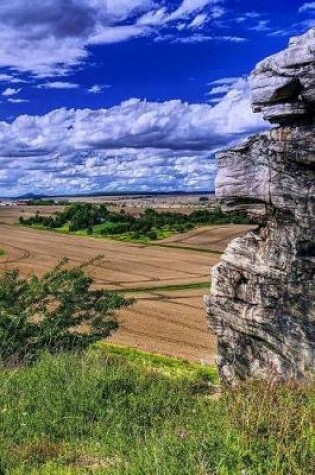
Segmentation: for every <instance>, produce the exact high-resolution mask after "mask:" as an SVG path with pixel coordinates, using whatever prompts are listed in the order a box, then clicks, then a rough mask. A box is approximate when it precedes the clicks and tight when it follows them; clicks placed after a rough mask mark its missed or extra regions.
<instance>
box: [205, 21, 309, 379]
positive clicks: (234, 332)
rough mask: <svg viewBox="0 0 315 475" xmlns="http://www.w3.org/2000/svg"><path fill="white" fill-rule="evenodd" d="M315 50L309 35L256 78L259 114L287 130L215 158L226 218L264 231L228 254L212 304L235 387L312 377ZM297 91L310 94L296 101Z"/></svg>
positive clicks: (223, 365)
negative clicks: (254, 222)
mask: <svg viewBox="0 0 315 475" xmlns="http://www.w3.org/2000/svg"><path fill="white" fill-rule="evenodd" d="M314 41H315V29H312V30H310V31H309V32H308V33H306V34H305V35H302V36H301V37H299V38H295V39H293V40H292V41H291V42H290V46H289V48H288V49H287V50H285V51H284V52H282V53H279V54H278V55H275V56H274V57H271V58H268V60H266V61H263V62H261V63H260V64H259V65H258V67H257V68H256V69H255V71H254V73H253V77H254V78H256V79H257V83H256V82H255V80H256V79H255V80H254V82H253V87H254V94H253V101H254V107H255V108H256V109H257V108H258V109H261V110H263V111H264V113H265V115H268V114H271V115H272V117H271V120H274V119H277V121H280V122H281V123H282V124H283V123H285V124H287V125H286V126H281V127H278V128H275V129H271V130H269V131H268V132H265V133H263V134H261V135H257V136H254V137H250V138H249V139H248V140H247V141H246V142H245V143H243V144H241V145H238V146H237V147H234V148H233V149H231V150H228V151H225V152H222V153H220V154H218V156H217V160H218V175H217V179H216V194H217V196H218V197H219V199H220V200H222V202H223V203H224V205H223V209H225V210H227V211H233V210H235V209H238V210H240V209H241V210H243V211H244V210H246V211H247V212H248V213H249V214H251V215H254V216H256V217H257V218H258V221H259V223H260V225H259V227H258V228H257V230H256V231H252V232H250V233H249V234H248V235H246V236H244V237H241V238H239V239H236V240H234V241H233V242H232V243H231V244H230V245H229V246H228V248H227V250H226V252H225V254H224V255H223V257H222V261H221V262H220V264H219V265H218V266H217V267H216V268H215V269H214V271H213V286H212V292H211V295H210V297H207V298H206V305H207V312H208V321H209V326H210V328H211V330H212V331H214V332H215V333H216V334H217V336H218V353H219V356H218V366H219V370H220V374H221V377H222V379H223V380H224V381H225V382H226V383H229V384H234V383H236V382H237V381H238V380H239V379H246V378H270V377H271V376H273V377H276V378H278V379H292V378H297V379H305V378H307V377H308V375H309V374H310V373H311V372H313V371H314V366H315V134H314V131H315V125H314V116H315V110H314V109H313V108H312V107H310V103H312V101H314V88H313V84H314V75H315V68H314V66H315V53H314ZM280 73H281V75H282V79H279V77H278V76H277V75H280ZM259 74H261V75H262V77H263V80H262V81H261V88H260V89H261V90H259V91H258V92H257V87H258V86H257V84H258V83H259V81H258V77H259ZM273 74H275V75H276V80H274V77H273ZM289 76H290V78H291V79H292V78H293V81H294V82H292V81H291V79H288V77H289ZM268 78H269V79H270V81H271V82H270V85H269V84H268ZM298 84H301V85H302V86H303V91H301V90H300V91H299V98H298V101H296V98H295V97H294V95H295V94H296V93H297V91H298V88H297V85H298ZM255 88H256V90H255ZM255 101H256V102H255ZM278 101H280V102H278ZM283 101H291V102H288V103H286V102H283ZM308 101H309V102H308ZM307 102H308V103H307ZM313 105H314V103H313V104H312V106H313ZM298 110H299V111H301V114H299V113H298ZM272 111H273V112H272ZM300 116H301V117H300Z"/></svg>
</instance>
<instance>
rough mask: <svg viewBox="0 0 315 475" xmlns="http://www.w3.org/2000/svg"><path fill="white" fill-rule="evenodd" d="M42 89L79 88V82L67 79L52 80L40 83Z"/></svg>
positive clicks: (39, 86)
mask: <svg viewBox="0 0 315 475" xmlns="http://www.w3.org/2000/svg"><path fill="white" fill-rule="evenodd" d="M37 87H38V88H40V89H78V88H79V87H80V86H79V84H75V83H73V82H67V81H52V82H45V83H43V84H39V85H38V86H37Z"/></svg>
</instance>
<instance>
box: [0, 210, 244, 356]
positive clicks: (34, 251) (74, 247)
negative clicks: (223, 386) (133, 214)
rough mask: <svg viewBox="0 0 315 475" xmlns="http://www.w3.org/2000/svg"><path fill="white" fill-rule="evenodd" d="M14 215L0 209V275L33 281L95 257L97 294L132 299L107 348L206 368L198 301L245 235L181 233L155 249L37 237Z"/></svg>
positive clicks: (210, 351)
mask: <svg viewBox="0 0 315 475" xmlns="http://www.w3.org/2000/svg"><path fill="white" fill-rule="evenodd" d="M45 211H46V212H47V214H49V212H51V210H50V209H47V210H45ZM29 212H30V213H31V212H33V213H34V209H33V210H32V211H31V210H30V211H29ZM41 212H43V211H42V210H41ZM19 215H20V214H18V210H17V209H7V208H5V209H3V210H1V209H0V249H2V250H3V251H4V255H3V256H2V257H1V258H0V269H3V268H6V267H7V268H19V269H20V271H21V273H22V274H23V275H27V274H29V273H31V272H35V273H36V274H39V275H40V274H43V273H44V272H46V271H47V270H48V269H50V268H51V267H52V266H54V265H55V264H56V263H57V262H58V261H59V260H60V259H62V258H63V257H66V258H68V259H69V262H70V265H71V264H72V265H77V264H80V263H82V262H86V261H89V260H91V259H93V258H95V257H96V256H99V255H102V256H103V258H102V260H101V261H99V262H98V261H97V262H95V263H94V264H92V265H91V266H89V273H90V274H91V275H92V276H93V277H94V279H95V283H96V286H99V287H105V288H108V289H115V290H121V291H122V292H128V295H130V296H133V297H135V298H136V303H135V304H134V305H133V307H132V308H128V309H127V310H123V311H122V312H121V313H120V315H119V319H120V321H121V327H120V329H119V331H118V332H117V333H115V335H114V336H113V337H112V338H111V341H112V342H116V343H121V344H124V345H129V346H132V347H136V348H140V349H144V350H147V351H151V352H156V353H161V354H165V355H169V356H177V357H182V358H185V359H187V360H190V361H201V360H203V361H206V362H209V363H212V362H213V360H214V357H215V352H216V341H215V338H214V337H213V336H212V335H211V334H210V333H209V332H208V330H207V324H206V318H205V312H204V308H203V302H202V298H203V295H204V294H205V293H207V292H208V289H209V287H210V274H211V268H212V266H213V265H215V264H216V263H217V262H218V260H219V258H220V256H219V251H221V250H223V249H224V247H225V246H226V241H227V240H229V239H231V238H232V237H235V236H236V235H238V234H242V233H244V232H245V231H246V230H248V229H249V228H250V227H248V226H239V225H231V226H221V227H219V226H217V227H211V228H202V229H201V230H198V232H196V230H195V231H192V232H191V236H190V237H189V233H187V234H188V235H187V234H186V235H185V239H183V240H182V241H180V239H179V238H180V237H179V236H177V241H176V240H174V239H173V240H172V241H171V240H166V241H163V242H162V243H161V244H162V245H161V246H160V245H157V244H154V245H142V244H129V243H122V242H117V241H110V240H106V239H96V238H87V237H80V236H73V235H62V234H58V233H54V232H48V231H38V230H34V229H31V228H26V227H21V226H16V225H14V224H13V223H16V221H17V219H18V217H19ZM209 241H210V244H209ZM164 243H165V244H166V246H167V247H164V245H163V244H164ZM220 243H221V244H220ZM181 244H182V245H183V246H189V247H191V248H193V247H194V246H196V248H198V246H199V247H201V248H202V247H205V248H207V247H208V248H210V247H212V245H213V247H214V249H215V250H216V251H217V252H218V253H217V254H215V253H214V254H210V253H207V252H204V253H203V252H200V250H202V249H196V250H194V249H187V248H185V247H183V248H180V246H181ZM169 245H174V246H176V247H168V246H169Z"/></svg>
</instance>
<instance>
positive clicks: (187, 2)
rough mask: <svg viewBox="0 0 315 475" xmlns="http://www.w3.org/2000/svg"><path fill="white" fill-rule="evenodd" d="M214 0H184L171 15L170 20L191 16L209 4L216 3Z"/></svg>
mask: <svg viewBox="0 0 315 475" xmlns="http://www.w3.org/2000/svg"><path fill="white" fill-rule="evenodd" d="M215 3H217V2H215V1H213V0H183V2H182V4H181V5H180V6H179V7H178V8H177V9H176V10H175V11H174V12H173V13H172V14H171V15H170V20H178V19H180V18H184V17H187V16H190V15H191V14H192V13H195V12H196V11H200V10H202V9H203V8H204V7H205V6H207V5H209V4H215Z"/></svg>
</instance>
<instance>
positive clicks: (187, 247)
mask: <svg viewBox="0 0 315 475" xmlns="http://www.w3.org/2000/svg"><path fill="white" fill-rule="evenodd" d="M150 246H158V247H169V248H172V249H180V250H181V249H182V250H185V251H195V252H203V253H206V254H216V255H218V256H221V255H222V254H223V252H222V251H215V250H213V249H206V248H204V247H192V246H181V245H179V244H163V243H151V244H150Z"/></svg>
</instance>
